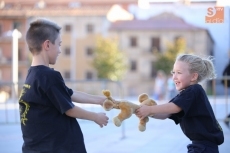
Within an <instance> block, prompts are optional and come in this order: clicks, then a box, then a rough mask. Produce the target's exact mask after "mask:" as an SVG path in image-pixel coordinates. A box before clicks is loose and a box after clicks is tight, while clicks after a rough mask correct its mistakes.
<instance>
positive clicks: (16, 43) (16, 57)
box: [12, 29, 22, 99]
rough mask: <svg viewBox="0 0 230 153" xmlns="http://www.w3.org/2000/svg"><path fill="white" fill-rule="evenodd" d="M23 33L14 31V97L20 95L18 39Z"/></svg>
mask: <svg viewBox="0 0 230 153" xmlns="http://www.w3.org/2000/svg"><path fill="white" fill-rule="evenodd" d="M21 36H22V34H21V33H20V32H19V31H18V30H17V29H14V30H13V33H12V37H13V43H12V48H13V50H12V56H13V59H12V81H13V87H12V98H13V99H14V98H17V96H18V39H19V38H21Z"/></svg>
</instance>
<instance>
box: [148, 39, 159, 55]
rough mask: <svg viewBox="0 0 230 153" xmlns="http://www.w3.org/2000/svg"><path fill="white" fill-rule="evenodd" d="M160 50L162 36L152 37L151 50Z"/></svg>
mask: <svg viewBox="0 0 230 153" xmlns="http://www.w3.org/2000/svg"><path fill="white" fill-rule="evenodd" d="M155 51H157V52H160V51H161V48H160V38H157V37H152V38H151V50H150V52H155Z"/></svg>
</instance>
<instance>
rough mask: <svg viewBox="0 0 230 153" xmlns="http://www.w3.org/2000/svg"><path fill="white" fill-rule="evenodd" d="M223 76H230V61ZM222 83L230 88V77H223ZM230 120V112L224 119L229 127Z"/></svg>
mask: <svg viewBox="0 0 230 153" xmlns="http://www.w3.org/2000/svg"><path fill="white" fill-rule="evenodd" d="M223 77H230V61H229V63H228V65H227V66H226V68H225V69H224V71H223ZM221 83H222V84H223V85H224V87H226V88H230V79H227V80H225V79H223V80H222V81H221ZM229 122H230V114H228V115H227V116H226V117H225V119H224V123H225V124H226V125H227V127H228V128H230V126H229Z"/></svg>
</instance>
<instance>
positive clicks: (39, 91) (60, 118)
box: [19, 19, 108, 153]
mask: <svg viewBox="0 0 230 153" xmlns="http://www.w3.org/2000/svg"><path fill="white" fill-rule="evenodd" d="M60 30H61V28H60V27H59V26H58V25H57V24H55V23H53V22H51V21H49V20H46V19H38V20H36V21H34V22H32V23H31V24H30V27H29V29H28V31H27V34H26V41H27V45H28V47H29V50H30V52H31V53H32V56H33V58H32V64H31V67H30V68H29V70H28V75H27V77H26V80H25V84H24V85H23V89H22V92H21V95H20V97H19V105H20V117H21V130H22V134H23V140H24V143H23V146H22V151H23V153H41V152H43V153H86V149H85V144H84V139H83V134H82V131H81V129H80V126H79V124H78V122H77V120H76V118H80V119H86V120H91V121H94V122H95V123H97V124H98V125H99V126H101V127H103V126H106V125H107V123H108V117H107V116H106V115H105V114H104V113H94V112H90V111H86V110H84V109H81V108H79V107H77V106H75V105H74V104H73V103H72V101H74V102H79V103H89V104H98V105H102V103H103V101H104V100H105V98H104V97H103V96H96V95H89V94H87V93H83V92H78V91H73V90H72V89H69V88H68V87H67V86H66V85H65V83H64V80H63V78H62V76H61V74H60V73H59V72H58V71H55V70H54V69H51V68H49V64H55V63H56V60H57V56H58V55H59V54H60V53H61V51H60V46H61V38H60Z"/></svg>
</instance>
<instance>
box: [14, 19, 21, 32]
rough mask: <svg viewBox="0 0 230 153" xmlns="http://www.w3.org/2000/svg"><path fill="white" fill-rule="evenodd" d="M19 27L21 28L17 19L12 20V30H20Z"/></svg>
mask: <svg viewBox="0 0 230 153" xmlns="http://www.w3.org/2000/svg"><path fill="white" fill-rule="evenodd" d="M20 28H21V23H20V22H18V21H14V22H13V30H14V29H18V30H19V31H20Z"/></svg>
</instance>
